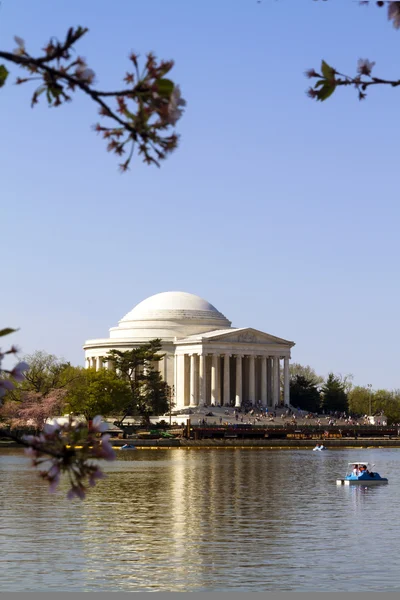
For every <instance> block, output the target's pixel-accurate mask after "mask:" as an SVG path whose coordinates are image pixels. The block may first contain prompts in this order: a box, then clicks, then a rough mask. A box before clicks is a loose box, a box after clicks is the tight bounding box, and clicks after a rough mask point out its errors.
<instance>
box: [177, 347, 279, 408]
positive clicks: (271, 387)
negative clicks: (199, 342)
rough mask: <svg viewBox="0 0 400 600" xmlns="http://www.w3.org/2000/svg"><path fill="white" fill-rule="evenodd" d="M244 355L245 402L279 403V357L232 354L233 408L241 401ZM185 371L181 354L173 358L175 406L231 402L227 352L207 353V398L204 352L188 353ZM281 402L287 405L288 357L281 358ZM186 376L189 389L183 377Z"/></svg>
mask: <svg viewBox="0 0 400 600" xmlns="http://www.w3.org/2000/svg"><path fill="white" fill-rule="evenodd" d="M221 356H222V357H223V365H224V366H223V373H222V374H221V373H220V372H219V370H220V369H219V366H220V358H221ZM245 356H248V360H249V364H248V398H247V399H248V401H249V402H250V403H251V404H255V403H256V402H257V401H261V403H262V405H263V406H275V405H276V404H279V403H280V400H281V399H280V388H281V385H280V360H281V358H282V357H280V356H255V355H243V354H236V355H235V361H236V364H235V384H234V385H235V393H234V404H235V406H236V407H239V406H241V405H242V402H243V364H242V362H243V361H242V359H243V358H244V357H245ZM189 357H190V362H189V372H187V365H186V361H185V355H183V354H182V355H177V356H176V357H175V361H176V362H175V392H176V408H178V409H179V408H183V407H184V406H198V405H204V404H211V405H213V404H214V405H216V404H222V405H224V406H230V405H231V373H230V357H231V354H227V353H226V354H223V355H219V354H211V373H210V374H209V375H210V376H209V382H210V386H209V391H210V393H209V397H208V398H207V373H206V367H207V362H206V354H196V353H193V354H190V355H189ZM256 358H258V359H259V362H261V386H260V396H261V397H260V398H256ZM283 361H284V365H283V369H284V371H283V374H284V376H283V401H284V403H285V404H289V402H290V397H289V358H288V357H283ZM221 376H222V377H223V386H222V388H223V397H222V398H220V390H221V385H220V377H221ZM187 377H189V390H187V385H186V378H187Z"/></svg>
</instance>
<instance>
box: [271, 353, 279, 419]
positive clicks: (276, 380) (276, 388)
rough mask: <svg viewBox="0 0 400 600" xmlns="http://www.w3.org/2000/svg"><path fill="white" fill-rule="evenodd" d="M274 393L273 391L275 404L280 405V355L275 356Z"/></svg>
mask: <svg viewBox="0 0 400 600" xmlns="http://www.w3.org/2000/svg"><path fill="white" fill-rule="evenodd" d="M273 385H274V393H273V406H274V408H275V406H276V405H278V406H279V402H280V398H279V391H280V381H279V356H274V383H273Z"/></svg>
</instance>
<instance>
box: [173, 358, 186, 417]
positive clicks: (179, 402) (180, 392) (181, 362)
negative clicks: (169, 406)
mask: <svg viewBox="0 0 400 600" xmlns="http://www.w3.org/2000/svg"><path fill="white" fill-rule="evenodd" d="M185 387H186V386H185V355H184V354H178V356H177V357H176V390H175V394H176V408H177V409H178V410H179V409H181V408H184V406H185Z"/></svg>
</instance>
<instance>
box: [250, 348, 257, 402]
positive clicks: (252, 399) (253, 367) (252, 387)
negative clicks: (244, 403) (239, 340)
mask: <svg viewBox="0 0 400 600" xmlns="http://www.w3.org/2000/svg"><path fill="white" fill-rule="evenodd" d="M255 401H256V357H255V356H253V355H252V354H251V355H250V356H249V402H250V404H253V406H254V404H255Z"/></svg>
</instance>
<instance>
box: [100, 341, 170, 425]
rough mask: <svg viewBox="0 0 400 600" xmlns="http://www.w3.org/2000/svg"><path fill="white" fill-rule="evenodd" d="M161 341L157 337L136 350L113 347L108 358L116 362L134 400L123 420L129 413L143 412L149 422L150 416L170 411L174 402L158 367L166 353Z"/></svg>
mask: <svg viewBox="0 0 400 600" xmlns="http://www.w3.org/2000/svg"><path fill="white" fill-rule="evenodd" d="M161 348H162V345H161V340H160V339H154V340H150V341H149V342H146V343H145V344H142V345H141V346H138V347H137V348H132V350H126V351H121V350H110V352H109V353H108V355H107V359H108V360H111V361H112V362H113V364H114V367H115V369H116V372H117V373H118V374H119V377H120V378H122V379H123V380H124V381H126V382H127V383H128V384H129V387H130V400H129V402H128V403H127V405H126V407H125V411H124V413H123V415H122V419H121V421H120V423H121V424H122V422H123V421H124V419H125V417H127V416H128V415H139V416H141V417H142V419H143V420H144V421H145V422H146V423H149V421H150V415H152V414H160V413H161V414H162V413H165V412H167V410H168V408H169V402H170V390H169V386H168V385H167V384H166V382H164V381H163V380H162V378H161V375H160V373H159V372H158V371H156V370H155V369H154V366H153V365H154V363H157V362H159V361H160V360H161V359H162V358H163V357H164V354H160V352H161Z"/></svg>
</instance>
